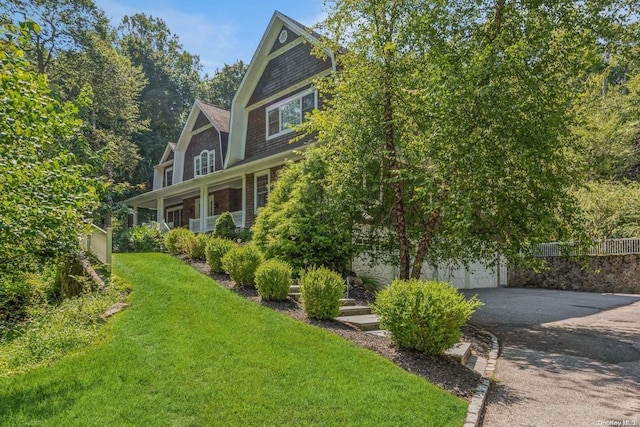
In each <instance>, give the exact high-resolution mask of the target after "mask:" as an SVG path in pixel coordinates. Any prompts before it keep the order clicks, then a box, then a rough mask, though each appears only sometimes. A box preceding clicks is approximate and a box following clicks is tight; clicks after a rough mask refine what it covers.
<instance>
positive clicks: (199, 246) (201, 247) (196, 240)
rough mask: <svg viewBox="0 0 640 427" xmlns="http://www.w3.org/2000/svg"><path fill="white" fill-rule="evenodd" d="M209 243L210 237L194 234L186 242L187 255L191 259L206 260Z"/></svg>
mask: <svg viewBox="0 0 640 427" xmlns="http://www.w3.org/2000/svg"><path fill="white" fill-rule="evenodd" d="M207 243H209V236H207V235H206V234H194V235H193V236H191V237H189V238H187V239H186V241H185V255H186V256H187V257H189V258H190V259H205V254H206V250H207Z"/></svg>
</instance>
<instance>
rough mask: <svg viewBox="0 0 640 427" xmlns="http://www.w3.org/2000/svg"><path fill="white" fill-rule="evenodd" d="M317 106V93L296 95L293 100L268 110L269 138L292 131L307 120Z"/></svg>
mask: <svg viewBox="0 0 640 427" xmlns="http://www.w3.org/2000/svg"><path fill="white" fill-rule="evenodd" d="M316 106H317V96H316V91H313V92H310V93H303V94H301V95H296V96H295V97H293V98H290V99H287V100H285V101H283V102H280V103H278V104H276V105H274V106H273V107H268V108H267V137H273V136H276V135H279V134H281V133H285V132H289V131H291V127H292V126H295V125H299V124H300V123H302V122H303V121H304V120H305V116H306V115H307V113H309V112H311V111H313V110H314V109H315V108H316Z"/></svg>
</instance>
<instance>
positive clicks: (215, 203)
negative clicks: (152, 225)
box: [126, 11, 335, 233]
mask: <svg viewBox="0 0 640 427" xmlns="http://www.w3.org/2000/svg"><path fill="white" fill-rule="evenodd" d="M317 37H318V35H317V34H315V33H313V32H312V31H310V30H309V29H308V28H306V27H305V26H304V25H302V24H300V23H298V22H296V21H294V20H293V19H291V18H289V17H287V16H285V15H283V14H282V13H280V12H277V11H276V12H275V13H274V14H273V16H272V18H271V21H270V22H269V25H268V27H267V29H266V31H265V33H264V35H263V37H262V39H261V41H260V44H259V45H258V48H257V50H256V52H255V54H254V55H253V58H252V59H251V62H250V64H249V68H248V69H247V72H246V75H245V76H244V79H243V80H242V83H241V84H240V87H239V89H238V92H237V93H236V95H235V97H234V99H233V102H232V106H231V111H227V110H224V109H222V108H219V107H216V106H213V105H209V104H207V103H205V102H202V101H198V100H196V101H195V102H194V104H193V107H192V108H191V111H190V113H189V116H188V118H187V120H186V123H185V125H184V128H183V130H182V133H181V135H180V138H179V139H178V141H176V142H175V143H169V144H167V147H166V149H165V151H164V154H163V156H162V158H161V159H160V161H159V163H158V164H157V165H156V166H155V168H154V180H153V190H152V191H149V192H147V193H144V194H141V195H139V196H136V197H133V198H131V199H128V200H127V201H126V203H127V205H128V206H130V207H132V208H133V210H134V224H137V211H138V209H139V208H148V209H152V210H155V211H156V212H157V220H158V222H165V223H166V224H167V225H168V226H169V227H178V226H188V227H189V229H191V230H192V231H194V232H196V233H201V232H207V231H212V230H213V227H214V224H215V220H216V219H217V217H218V216H219V215H220V214H222V213H223V212H227V211H229V212H231V213H232V214H233V217H234V220H235V222H236V225H237V226H239V227H244V228H249V227H251V225H253V223H254V222H255V217H256V214H257V212H258V209H259V208H260V207H262V206H264V205H265V204H266V202H267V198H268V197H269V191H270V189H271V185H272V183H273V182H274V180H275V179H276V175H277V172H278V170H279V169H280V168H281V167H282V166H283V165H284V164H285V163H286V162H287V161H288V160H296V159H298V158H299V154H296V152H297V151H299V150H301V149H303V148H304V147H305V146H306V145H307V144H309V143H311V142H313V138H312V137H310V136H307V137H305V138H303V139H301V140H299V141H296V142H294V143H291V140H292V139H294V138H295V137H297V136H299V135H298V133H296V132H294V131H293V130H292V129H290V125H292V124H298V123H300V122H301V121H302V120H303V118H304V115H305V114H306V113H307V112H309V111H312V110H313V109H316V108H322V100H321V99H319V97H318V93H317V91H316V90H315V88H314V87H313V81H314V80H315V79H317V78H319V77H323V76H326V75H328V74H329V73H331V71H332V70H335V60H334V56H333V53H332V52H331V51H327V52H326V53H327V58H326V59H320V58H317V57H316V56H314V55H313V54H312V52H311V50H312V46H313V44H314V43H317V40H318V39H317Z"/></svg>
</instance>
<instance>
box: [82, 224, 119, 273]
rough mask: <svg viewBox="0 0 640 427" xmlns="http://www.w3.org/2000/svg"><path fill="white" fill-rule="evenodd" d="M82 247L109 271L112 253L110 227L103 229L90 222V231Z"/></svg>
mask: <svg viewBox="0 0 640 427" xmlns="http://www.w3.org/2000/svg"><path fill="white" fill-rule="evenodd" d="M83 248H84V250H85V251H87V252H91V253H92V254H93V255H94V256H95V257H96V258H97V259H98V261H100V262H101V263H103V264H104V265H105V267H106V268H107V271H109V272H110V271H111V259H112V255H113V236H112V229H111V227H109V228H107V229H106V230H103V229H102V228H100V227H98V226H96V225H93V224H91V233H89V234H87V236H86V237H85V239H84V241H83Z"/></svg>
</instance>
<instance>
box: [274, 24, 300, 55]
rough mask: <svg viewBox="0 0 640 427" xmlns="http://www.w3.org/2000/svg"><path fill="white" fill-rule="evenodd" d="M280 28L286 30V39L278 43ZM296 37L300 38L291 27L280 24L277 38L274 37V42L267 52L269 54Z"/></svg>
mask: <svg viewBox="0 0 640 427" xmlns="http://www.w3.org/2000/svg"><path fill="white" fill-rule="evenodd" d="M282 30H287V33H288V35H287V40H285V42H284V43H280V40H279V38H280V33H282ZM298 38H300V36H299V35H297V34H296V33H294V32H293V31H292V30H291V28H288V27H286V26H284V25H283V26H282V27H280V29H279V30H278V38H276V42H275V43H274V44H273V46H272V47H271V51H270V52H269V54H271V53H273V52H275V51H276V50H278V49H280V48H281V47H282V46H286V45H288V44H289V43H291V42H293V41H294V40H297V39H298Z"/></svg>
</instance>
